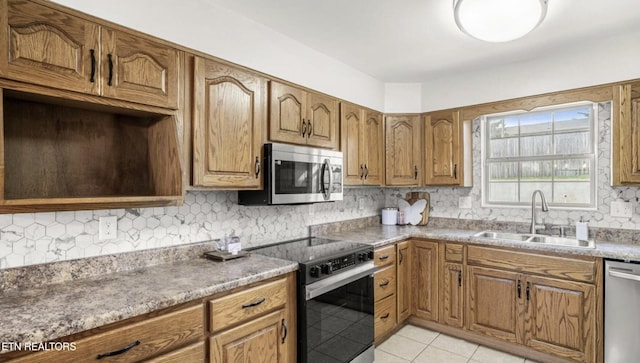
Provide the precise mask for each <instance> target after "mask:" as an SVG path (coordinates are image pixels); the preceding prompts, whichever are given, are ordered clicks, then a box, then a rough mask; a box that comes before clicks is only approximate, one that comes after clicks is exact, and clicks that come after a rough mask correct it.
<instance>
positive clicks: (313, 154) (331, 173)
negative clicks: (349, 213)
mask: <svg viewBox="0 0 640 363" xmlns="http://www.w3.org/2000/svg"><path fill="white" fill-rule="evenodd" d="M263 166H264V173H263V177H264V189H263V190H247V191H240V192H238V204H242V205H275V204H305V203H318V202H331V201H336V200H342V195H343V184H342V152H340V151H334V150H326V149H318V148H312V147H306V146H295V145H286V144H277V143H271V144H265V145H264V162H263Z"/></svg>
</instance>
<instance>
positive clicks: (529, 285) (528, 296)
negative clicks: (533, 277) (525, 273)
mask: <svg viewBox="0 0 640 363" xmlns="http://www.w3.org/2000/svg"><path fill="white" fill-rule="evenodd" d="M530 287H531V283H530V282H528V281H527V292H526V294H527V301H529V298H530V297H531V294H530V292H529V289H530Z"/></svg>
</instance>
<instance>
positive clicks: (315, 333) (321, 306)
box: [298, 262, 376, 363]
mask: <svg viewBox="0 0 640 363" xmlns="http://www.w3.org/2000/svg"><path fill="white" fill-rule="evenodd" d="M375 270H376V268H375V267H374V266H373V262H371V263H366V264H362V265H359V266H357V267H355V268H353V269H351V270H349V271H346V272H342V273H338V274H336V275H333V276H331V277H329V278H326V279H324V280H320V281H318V282H315V283H313V284H310V285H307V286H306V287H304V288H303V291H304V294H300V298H299V301H298V307H299V310H298V319H299V321H298V323H299V325H298V327H299V329H298V333H299V346H298V356H299V357H298V361H299V362H301V363H307V362H308V363H312V362H335V363H343V362H344V363H346V362H373V340H374V329H373V321H374V320H373V306H374V303H373V301H374V300H373V273H374V272H375Z"/></svg>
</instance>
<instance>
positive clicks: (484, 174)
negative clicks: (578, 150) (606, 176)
mask: <svg viewBox="0 0 640 363" xmlns="http://www.w3.org/2000/svg"><path fill="white" fill-rule="evenodd" d="M584 106H590V107H591V120H590V123H591V143H592V145H591V146H592V152H593V153H592V154H578V155H584V157H585V158H588V159H589V160H590V171H591V172H590V176H591V183H590V193H591V203H590V204H583V203H580V204H568V203H562V204H558V203H551V202H550V201H552V200H553V198H552V196H546V197H547V198H546V199H547V202H548V205H549V208H550V209H562V210H589V211H594V210H597V209H598V195H597V191H598V126H599V120H598V119H599V115H598V112H599V106H598V103H597V102H590V101H583V102H572V103H565V104H559V105H553V106H545V107H538V108H535V109H533V110H530V111H526V110H517V111H508V112H500V113H494V114H489V115H483V116H480V123H481V127H480V140H481V145H480V150H481V153H480V155H481V156H480V158H481V185H482V191H481V195H482V207H498V208H530V207H531V202H530V201H527V200H525V201H523V202H490V201H489V200H488V190H489V179H488V175H489V173H488V164H489V163H488V162H487V157H488V143H489V137H488V135H487V133H488V118H490V117H496V116H505V115H521V114H526V113H534V112H543V111H550V110H554V111H556V110H562V109H572V108H578V107H584ZM571 156H574V157H575V156H577V155H571ZM564 157H565V156H564V155H562V156H556V155H549V157H548V158H545V157H539V156H534V157H516V158H508V159H509V160H512V161H538V160H541V159H542V160H553V159H563V158H564ZM505 160H506V159H505Z"/></svg>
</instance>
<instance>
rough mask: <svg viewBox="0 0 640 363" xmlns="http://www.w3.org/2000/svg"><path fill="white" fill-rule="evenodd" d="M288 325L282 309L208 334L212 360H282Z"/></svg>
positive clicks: (255, 362)
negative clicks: (211, 334) (220, 331)
mask: <svg viewBox="0 0 640 363" xmlns="http://www.w3.org/2000/svg"><path fill="white" fill-rule="evenodd" d="M287 329H295V327H288V326H287V323H286V321H285V313H284V309H283V310H278V311H275V312H273V313H271V314H269V315H265V316H263V317H261V318H258V319H255V320H252V321H250V322H249V323H246V324H243V325H240V326H238V327H235V328H232V329H229V330H226V331H224V332H222V333H220V334H216V335H214V336H212V337H211V339H210V342H209V348H210V361H211V362H234V363H244V362H246V363H249V362H250V363H274V362H279V363H284V360H285V358H284V357H285V352H284V350H285V349H286V344H285V342H286V339H287Z"/></svg>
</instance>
